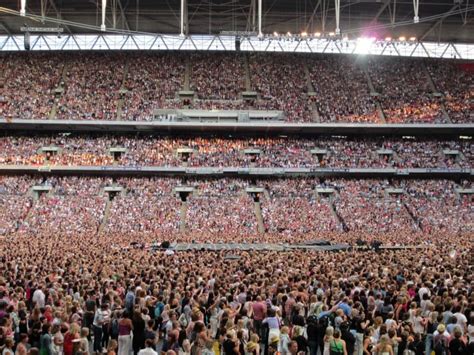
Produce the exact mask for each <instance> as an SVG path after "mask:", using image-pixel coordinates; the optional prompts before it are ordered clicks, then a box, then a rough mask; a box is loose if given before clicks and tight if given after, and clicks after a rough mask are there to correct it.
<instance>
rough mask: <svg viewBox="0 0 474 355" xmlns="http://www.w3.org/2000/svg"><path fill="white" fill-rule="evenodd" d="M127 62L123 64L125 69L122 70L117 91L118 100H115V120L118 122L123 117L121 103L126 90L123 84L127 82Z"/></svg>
mask: <svg viewBox="0 0 474 355" xmlns="http://www.w3.org/2000/svg"><path fill="white" fill-rule="evenodd" d="M128 67H129V65H128V61H127V62H125V68H124V69H123V78H122V85H121V86H120V90H119V99H118V100H117V120H118V121H120V120H121V119H122V115H123V103H124V100H125V95H126V93H127V88H126V87H125V83H126V81H127V75H128Z"/></svg>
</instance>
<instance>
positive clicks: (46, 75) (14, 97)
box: [0, 53, 65, 120]
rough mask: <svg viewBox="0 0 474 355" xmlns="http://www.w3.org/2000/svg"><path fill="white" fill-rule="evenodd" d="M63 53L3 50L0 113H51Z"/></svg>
mask: <svg viewBox="0 0 474 355" xmlns="http://www.w3.org/2000/svg"><path fill="white" fill-rule="evenodd" d="M64 60H65V56H63V55H55V56H52V55H49V54H35V55H32V56H25V55H18V54H13V53H12V54H6V55H4V56H2V57H0V78H2V84H3V85H1V86H0V117H6V118H23V119H42V120H46V119H48V118H49V117H50V113H51V109H52V107H53V104H54V99H55V93H54V89H56V88H57V87H58V86H59V84H60V81H61V70H62V68H63V66H64Z"/></svg>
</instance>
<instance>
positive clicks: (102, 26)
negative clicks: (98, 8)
mask: <svg viewBox="0 0 474 355" xmlns="http://www.w3.org/2000/svg"><path fill="white" fill-rule="evenodd" d="M106 9H107V0H102V24H101V25H100V30H101V31H104V32H105V10H106Z"/></svg>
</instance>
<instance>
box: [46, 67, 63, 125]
mask: <svg viewBox="0 0 474 355" xmlns="http://www.w3.org/2000/svg"><path fill="white" fill-rule="evenodd" d="M66 79H67V63H64V65H63V68H62V70H61V78H60V79H59V83H58V87H57V88H56V92H60V94H59V95H58V96H56V97H55V99H54V103H53V107H51V111H50V113H49V119H50V120H54V119H56V112H57V110H58V102H59V99H60V97H61V96H62V94H63V92H64V90H65V83H66ZM58 90H59V91H58Z"/></svg>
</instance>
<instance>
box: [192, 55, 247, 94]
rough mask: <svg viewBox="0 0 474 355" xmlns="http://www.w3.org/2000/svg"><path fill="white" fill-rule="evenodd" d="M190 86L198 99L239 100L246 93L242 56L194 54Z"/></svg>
mask: <svg viewBox="0 0 474 355" xmlns="http://www.w3.org/2000/svg"><path fill="white" fill-rule="evenodd" d="M190 62H191V63H192V69H191V78H190V82H191V83H190V85H191V90H194V91H195V92H196V94H197V97H198V98H200V99H206V100H237V99H239V98H240V96H241V93H242V92H243V91H245V69H244V61H243V59H242V56H237V55H235V56H232V55H231V56H230V55H228V54H223V53H212V55H210V54H209V53H206V54H201V53H196V54H192V55H191V57H190Z"/></svg>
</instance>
